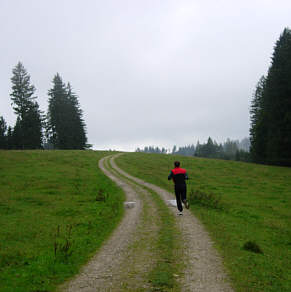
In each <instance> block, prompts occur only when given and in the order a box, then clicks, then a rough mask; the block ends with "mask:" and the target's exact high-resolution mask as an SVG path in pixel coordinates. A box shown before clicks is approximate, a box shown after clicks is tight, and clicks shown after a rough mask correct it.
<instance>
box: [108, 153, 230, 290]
mask: <svg viewBox="0 0 291 292" xmlns="http://www.w3.org/2000/svg"><path fill="white" fill-rule="evenodd" d="M120 155H121V154H117V155H114V157H113V158H112V159H111V165H112V166H113V168H114V169H115V170H116V171H118V172H119V173H120V174H122V175H123V176H125V177H127V178H129V179H130V180H132V181H134V182H136V183H137V184H139V185H140V186H144V187H146V188H149V189H151V190H153V191H154V192H156V193H157V194H159V195H160V196H161V198H162V199H163V200H164V201H165V203H167V201H168V200H170V199H173V195H172V194H170V193H169V192H167V191H166V190H164V189H162V188H160V187H158V186H156V185H153V184H150V183H147V182H145V181H143V180H141V179H139V178H136V177H133V176H131V175H130V174H128V173H126V172H125V171H123V170H122V169H120V168H119V167H118V166H117V165H116V163H115V162H114V159H116V158H118V156H120ZM171 209H172V211H173V212H174V213H176V210H174V209H173V208H171ZM177 223H178V226H179V228H180V230H181V233H182V238H181V244H182V245H183V251H184V253H183V257H182V258H181V261H184V262H185V266H186V268H185V271H184V276H183V277H182V278H180V279H179V281H180V284H181V290H182V291H197V292H198V291H199V292H200V291H204V292H232V291H233V289H232V288H231V285H230V284H229V282H228V278H227V275H226V273H225V271H224V269H223V266H222V260H221V258H220V256H219V255H218V253H217V251H216V250H215V248H214V247H213V242H212V241H211V239H210V237H209V235H208V233H207V232H206V231H205V229H204V227H203V226H202V224H201V223H200V222H199V221H198V219H197V218H196V217H195V216H193V215H192V214H191V212H190V211H188V210H184V216H181V217H177Z"/></svg>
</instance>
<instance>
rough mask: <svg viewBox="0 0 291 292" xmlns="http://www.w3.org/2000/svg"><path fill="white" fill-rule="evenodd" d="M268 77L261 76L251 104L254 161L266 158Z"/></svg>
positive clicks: (261, 161)
mask: <svg viewBox="0 0 291 292" xmlns="http://www.w3.org/2000/svg"><path fill="white" fill-rule="evenodd" d="M265 84H266V79H265V77H264V76H262V77H261V79H260V80H259V82H258V83H257V86H256V90H255V92H254V94H253V99H252V104H251V110H250V114H251V117H250V119H251V128H250V142H251V147H250V153H251V157H252V161H253V162H257V163H263V162H264V161H265V160H266V123H265V119H264V110H263V109H264V108H263V94H264V90H265Z"/></svg>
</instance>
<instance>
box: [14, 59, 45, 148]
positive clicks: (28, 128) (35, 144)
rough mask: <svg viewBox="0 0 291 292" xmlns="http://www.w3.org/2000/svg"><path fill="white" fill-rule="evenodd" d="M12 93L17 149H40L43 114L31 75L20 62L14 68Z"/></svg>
mask: <svg viewBox="0 0 291 292" xmlns="http://www.w3.org/2000/svg"><path fill="white" fill-rule="evenodd" d="M12 72H13V76H12V78H11V82H12V93H11V94H10V96H11V100H12V104H13V109H14V112H15V113H16V115H17V117H18V118H17V122H16V125H15V127H16V129H17V135H14V137H15V139H16V137H17V139H19V140H17V141H15V140H14V142H15V143H16V144H15V147H16V148H17V149H38V148H41V146H42V114H41V111H40V110H39V106H38V103H37V102H36V96H35V95H34V93H35V87H34V86H33V85H31V84H30V76H29V75H28V73H27V71H26V69H25V68H24V66H23V65H22V64H21V63H20V62H19V63H18V64H17V65H16V66H15V68H14V69H13V71H12Z"/></svg>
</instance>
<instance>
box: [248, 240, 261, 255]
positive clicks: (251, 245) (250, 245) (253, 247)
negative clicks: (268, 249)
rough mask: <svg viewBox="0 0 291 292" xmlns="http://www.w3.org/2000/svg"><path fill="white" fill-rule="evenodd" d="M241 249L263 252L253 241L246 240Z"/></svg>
mask: <svg viewBox="0 0 291 292" xmlns="http://www.w3.org/2000/svg"><path fill="white" fill-rule="evenodd" d="M243 249H245V250H247V251H251V252H254V253H261V254H262V253H263V251H262V250H261V248H260V247H259V246H258V244H257V243H255V242H254V241H247V242H246V243H245V244H244V245H243Z"/></svg>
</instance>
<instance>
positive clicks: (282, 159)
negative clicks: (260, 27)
mask: <svg viewBox="0 0 291 292" xmlns="http://www.w3.org/2000/svg"><path fill="white" fill-rule="evenodd" d="M264 106H265V119H266V126H267V127H268V131H267V143H266V161H267V163H271V164H278V165H291V30H290V29H287V28H286V29H284V31H283V33H282V34H281V36H280V38H279V40H278V41H277V43H276V47H275V50H274V54H273V57H272V64H271V67H270V69H269V72H268V77H267V80H266V87H265V91H264Z"/></svg>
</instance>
